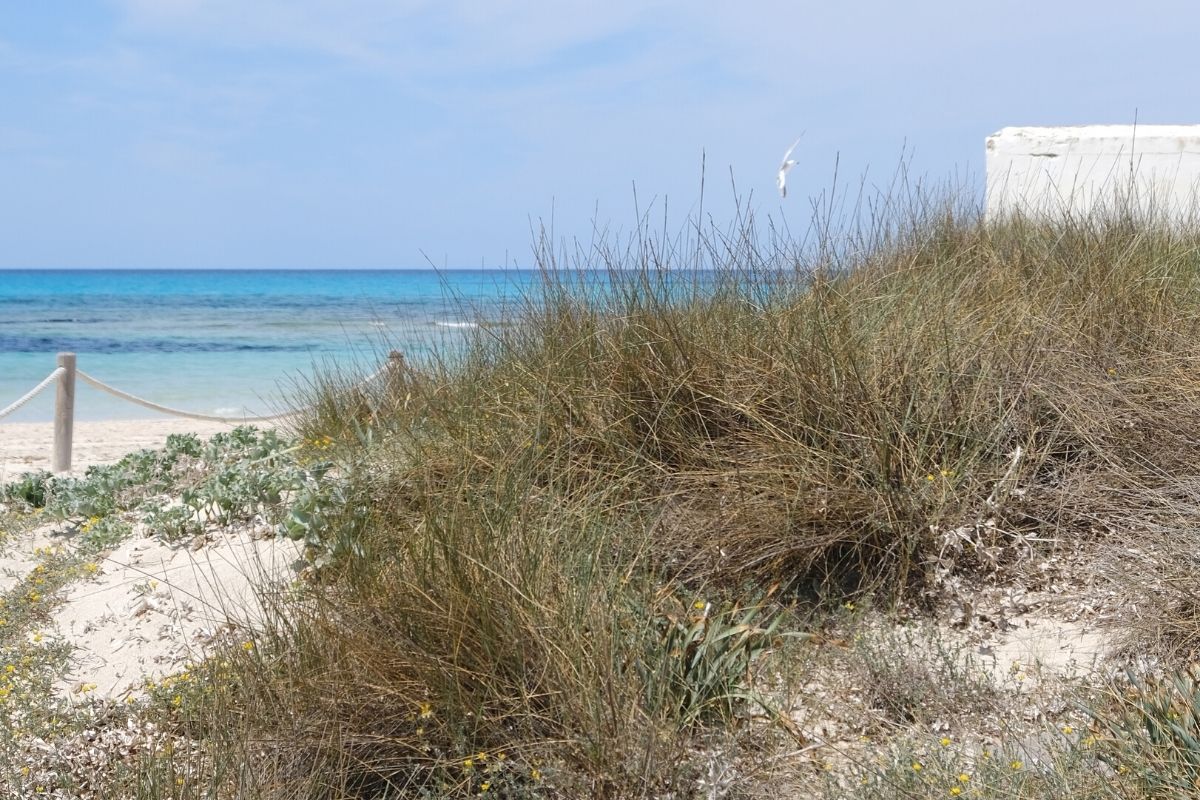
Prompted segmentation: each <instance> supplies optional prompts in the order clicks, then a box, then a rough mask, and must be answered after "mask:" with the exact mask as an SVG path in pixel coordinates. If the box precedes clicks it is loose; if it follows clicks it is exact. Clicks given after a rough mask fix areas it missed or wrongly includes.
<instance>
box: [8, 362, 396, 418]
mask: <svg viewBox="0 0 1200 800" xmlns="http://www.w3.org/2000/svg"><path fill="white" fill-rule="evenodd" d="M389 367H390V364H385V365H384V366H382V367H380V368H379V369H378V370H376V371H375V372H373V373H371V374H370V375H368V376H367V377H365V378H363V379H362V380H361V381H359V382H358V383H357V384H355V385H354V386H353V387H352V388H355V389H357V388H360V387H362V386H365V385H367V384H368V383H370V382H371V381H373V380H375V379H376V378H378V377H379V376H380V375H382V374H384V373H385V372H387V370H388V368H389ZM59 369H61V367H60V368H59ZM75 374H76V375H78V376H79V377H80V378H81V379H82V380H83V381H84V382H86V383H88V384H90V385H92V386H93V387H95V388H97V389H99V390H100V391H102V392H108V393H109V394H111V395H112V396H113V397H117V398H120V399H121V400H126V401H128V402H130V403H135V404H137V405H139V406H142V407H143V408H148V409H150V410H151V411H158V412H161V413H163V414H170V415H171V416H175V417H183V418H185V419H198V420H202V421H205V422H243V423H244V422H273V421H274V420H277V419H284V418H285V417H294V416H296V415H297V414H300V413H303V412H305V411H311V410H312V409H313V408H314V406H304V407H302V408H293V409H291V410H289V411H284V412H282V413H279V414H272V415H270V416H265V417H221V416H216V415H214V414H198V413H196V412H194V411H184V410H183V409H179V408H171V407H170V406H164V405H161V404H159V403H155V402H153V401H151V400H146V399H145V398H142V397H138V396H137V395H133V394H130V393H129V392H123V391H121V390H120V389H118V388H116V387H115V386H109V385H108V384H107V383H105V382H104V381H102V380H99V379H98V378H93V377H92V376H91V375H88V374H87V373H86V372H84V371H83V370H81V369H77V370H76V371H75ZM51 377H54V376H51ZM48 381H49V378H48V379H47V380H46V382H48ZM38 388H39V389H40V388H41V387H38ZM35 391H36V390H35ZM2 416H4V415H3V414H0V417H2Z"/></svg>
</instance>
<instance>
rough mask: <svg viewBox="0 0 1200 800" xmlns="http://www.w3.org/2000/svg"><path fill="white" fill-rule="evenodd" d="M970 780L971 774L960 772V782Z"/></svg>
mask: <svg viewBox="0 0 1200 800" xmlns="http://www.w3.org/2000/svg"><path fill="white" fill-rule="evenodd" d="M970 780H971V776H970V775H968V774H967V773H965V772H960V773H959V774H958V782H959V783H969V782H970Z"/></svg>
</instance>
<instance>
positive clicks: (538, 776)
mask: <svg viewBox="0 0 1200 800" xmlns="http://www.w3.org/2000/svg"><path fill="white" fill-rule="evenodd" d="M529 777H531V778H533V779H534V780H535V781H540V780H541V779H542V773H541V772H540V771H539V770H538V768H537V767H534V768H533V769H531V770H529Z"/></svg>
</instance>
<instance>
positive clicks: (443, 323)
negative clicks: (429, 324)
mask: <svg viewBox="0 0 1200 800" xmlns="http://www.w3.org/2000/svg"><path fill="white" fill-rule="evenodd" d="M433 324H434V325H437V326H438V327H439V328H478V327H479V323H477V322H446V321H443V320H437V321H435V322H434V323H433Z"/></svg>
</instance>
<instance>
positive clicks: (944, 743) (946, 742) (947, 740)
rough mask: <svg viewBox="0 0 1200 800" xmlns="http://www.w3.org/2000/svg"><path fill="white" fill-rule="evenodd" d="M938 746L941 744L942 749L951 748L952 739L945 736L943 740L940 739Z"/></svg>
mask: <svg viewBox="0 0 1200 800" xmlns="http://www.w3.org/2000/svg"><path fill="white" fill-rule="evenodd" d="M938 744H940V745H941V746H942V747H949V746H950V737H949V736H943V737H942V738H941V739H938Z"/></svg>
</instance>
